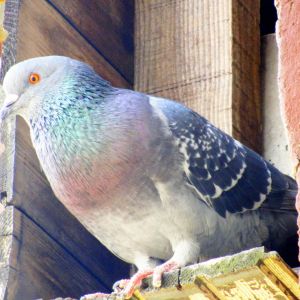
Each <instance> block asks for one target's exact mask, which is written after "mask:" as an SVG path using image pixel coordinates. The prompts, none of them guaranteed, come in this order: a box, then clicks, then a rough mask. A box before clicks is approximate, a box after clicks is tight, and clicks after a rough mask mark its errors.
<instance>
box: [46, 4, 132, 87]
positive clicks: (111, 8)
mask: <svg viewBox="0 0 300 300" xmlns="http://www.w3.org/2000/svg"><path fill="white" fill-rule="evenodd" d="M49 2H50V3H51V4H52V5H54V7H55V8H56V9H57V10H58V11H59V12H60V13H61V14H62V15H63V16H64V17H65V18H66V19H67V20H68V21H69V22H70V23H71V24H72V25H73V26H75V28H76V30H78V32H80V33H81V34H82V36H83V37H84V38H85V40H86V41H87V42H88V43H90V44H91V45H92V46H93V47H94V48H95V49H96V50H97V51H98V52H99V53H100V54H101V55H103V57H104V58H105V59H106V60H108V61H109V63H110V64H111V65H112V66H114V68H115V69H116V70H118V71H119V72H120V73H121V74H122V75H123V76H124V77H125V78H126V79H127V81H128V82H130V83H133V20H134V8H133V4H134V1H133V0H126V1H120V0H110V1H107V0H89V1H82V0H73V1H68V0H50V1H49Z"/></svg>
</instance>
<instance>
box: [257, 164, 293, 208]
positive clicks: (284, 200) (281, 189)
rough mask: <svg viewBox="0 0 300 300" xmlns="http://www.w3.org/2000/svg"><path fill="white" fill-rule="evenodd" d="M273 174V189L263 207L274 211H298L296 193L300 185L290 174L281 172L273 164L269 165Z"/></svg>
mask: <svg viewBox="0 0 300 300" xmlns="http://www.w3.org/2000/svg"><path fill="white" fill-rule="evenodd" d="M269 169H270V171H271V176H272V189H271V192H270V193H269V195H268V196H267V199H266V201H264V203H263V204H262V206H261V208H262V209H266V210H271V211H273V212H286V213H291V212H294V213H296V206H295V202H296V195H297V192H298V186H297V183H296V181H295V180H294V179H293V178H291V177H290V176H288V175H284V174H282V173H280V171H278V170H277V169H276V168H274V167H273V166H269Z"/></svg>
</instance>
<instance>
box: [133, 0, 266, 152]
mask: <svg viewBox="0 0 300 300" xmlns="http://www.w3.org/2000/svg"><path fill="white" fill-rule="evenodd" d="M135 12H136V13H135V16H136V17H135V89H137V90H140V91H143V92H147V93H150V94H154V95H157V96H163V97H168V98H171V99H176V100H179V101H182V102H183V103H184V104H186V105H187V106H189V107H191V108H192V109H194V110H195V111H197V112H199V113H200V114H202V115H204V116H205V117H206V118H208V119H209V120H210V121H211V122H213V123H214V124H215V125H217V126H218V127H220V128H222V129H223V130H224V131H226V132H227V133H229V134H231V135H233V136H234V137H236V138H238V139H240V140H241V141H242V142H243V143H245V144H247V145H249V146H250V147H251V148H253V149H255V150H260V148H261V147H260V146H261V116H260V105H259V101H260V99H259V56H260V53H259V49H260V43H259V37H260V35H259V1H258V0H255V1H253V0H240V1H237V0H231V1H228V0H219V1H215V0H214V1H211V0H205V1H197V0H173V1H164V0H151V1H148V0H136V1H135Z"/></svg>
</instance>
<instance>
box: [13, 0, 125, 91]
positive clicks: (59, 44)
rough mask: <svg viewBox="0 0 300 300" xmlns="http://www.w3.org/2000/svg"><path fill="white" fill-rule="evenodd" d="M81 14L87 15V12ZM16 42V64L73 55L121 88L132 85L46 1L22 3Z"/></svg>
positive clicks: (33, 0)
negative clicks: (36, 58) (31, 59)
mask: <svg viewBox="0 0 300 300" xmlns="http://www.w3.org/2000/svg"><path fill="white" fill-rule="evenodd" d="M80 13H82V14H83V15H84V16H85V15H86V14H85V10H83V11H80ZM87 13H88V12H87ZM17 42H18V44H17V61H21V60H24V59H27V58H31V57H35V56H43V55H65V56H70V57H72V58H76V59H78V60H81V61H85V62H87V63H88V64H90V65H91V66H93V67H94V69H95V71H96V72H97V73H98V74H99V75H101V76H102V77H103V78H105V79H106V80H108V81H110V82H112V83H113V84H114V85H116V86H118V87H130V86H131V84H130V82H129V81H128V80H127V79H125V78H124V77H123V76H122V75H121V74H120V73H119V72H118V71H117V70H116V69H115V68H114V67H113V66H112V65H111V64H110V63H109V62H108V61H107V60H106V59H105V58H104V57H103V56H102V55H101V54H99V52H98V51H97V50H96V49H95V48H94V47H93V46H92V45H91V44H90V43H87V41H86V39H84V37H83V36H82V35H81V34H80V33H79V32H78V31H77V30H76V29H75V28H74V27H72V26H71V25H70V24H69V23H68V22H67V20H66V19H65V18H64V17H63V16H62V15H61V14H60V13H59V12H58V11H57V10H56V9H54V8H53V6H52V5H50V4H49V3H48V2H47V1H44V0H31V1H22V4H21V8H20V16H19V27H18V37H17Z"/></svg>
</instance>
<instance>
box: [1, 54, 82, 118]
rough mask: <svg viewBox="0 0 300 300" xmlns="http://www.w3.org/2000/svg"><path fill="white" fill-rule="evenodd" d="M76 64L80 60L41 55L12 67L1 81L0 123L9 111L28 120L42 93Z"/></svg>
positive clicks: (9, 113) (49, 88)
mask: <svg viewBox="0 0 300 300" xmlns="http://www.w3.org/2000/svg"><path fill="white" fill-rule="evenodd" d="M78 64H80V62H78V61H76V60H73V59H71V58H68V57H64V56H45V57H37V58H32V59H28V60H25V61H22V62H20V63H18V64H16V65H14V66H12V67H11V68H10V69H9V71H8V72H7V73H6V75H5V78H4V81H3V90H4V92H5V100H4V103H3V106H2V109H1V111H0V122H1V121H3V120H4V119H5V118H6V117H7V116H9V115H11V114H12V113H15V114H20V115H22V116H23V117H24V118H25V119H27V120H28V117H29V115H28V114H29V112H30V111H32V110H34V107H35V106H36V105H38V104H39V101H42V98H43V95H45V93H47V91H49V90H51V88H53V87H55V85H56V84H57V83H58V82H59V80H61V79H62V78H63V77H64V74H65V73H66V72H68V70H70V69H72V68H73V67H76V65H78ZM81 64H83V63H81ZM84 65H85V64H84Z"/></svg>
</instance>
